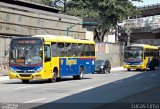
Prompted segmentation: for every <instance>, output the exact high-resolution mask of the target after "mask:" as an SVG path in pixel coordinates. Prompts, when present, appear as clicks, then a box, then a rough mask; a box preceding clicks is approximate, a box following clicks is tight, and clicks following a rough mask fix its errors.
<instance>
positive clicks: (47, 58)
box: [44, 44, 52, 78]
mask: <svg viewBox="0 0 160 109" xmlns="http://www.w3.org/2000/svg"><path fill="white" fill-rule="evenodd" d="M44 76H45V78H52V69H51V49H50V44H45V46H44Z"/></svg>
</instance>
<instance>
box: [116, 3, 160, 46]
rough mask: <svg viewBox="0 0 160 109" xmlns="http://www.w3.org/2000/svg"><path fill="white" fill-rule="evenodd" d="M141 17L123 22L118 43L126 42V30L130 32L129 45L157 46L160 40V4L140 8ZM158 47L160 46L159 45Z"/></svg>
mask: <svg viewBox="0 0 160 109" xmlns="http://www.w3.org/2000/svg"><path fill="white" fill-rule="evenodd" d="M140 9H141V15H140V16H138V17H132V19H127V20H124V21H123V23H122V26H121V31H119V32H121V36H119V41H125V42H126V41H127V34H126V33H125V31H126V30H128V29H129V30H131V34H130V38H131V43H149V42H150V41H149V40H152V43H150V44H152V45H157V41H159V40H160V4H155V5H149V6H144V7H140ZM159 46H160V44H159Z"/></svg>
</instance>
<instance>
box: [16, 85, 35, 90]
mask: <svg viewBox="0 0 160 109" xmlns="http://www.w3.org/2000/svg"><path fill="white" fill-rule="evenodd" d="M29 87H33V86H25V87H17V88H14V89H15V90H17V89H25V88H29Z"/></svg>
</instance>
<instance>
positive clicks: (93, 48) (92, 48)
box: [90, 44, 95, 56]
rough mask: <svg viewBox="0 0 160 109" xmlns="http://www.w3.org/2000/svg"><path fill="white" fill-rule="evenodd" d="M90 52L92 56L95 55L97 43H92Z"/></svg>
mask: <svg viewBox="0 0 160 109" xmlns="http://www.w3.org/2000/svg"><path fill="white" fill-rule="evenodd" d="M90 54H91V56H95V45H93V44H91V45H90Z"/></svg>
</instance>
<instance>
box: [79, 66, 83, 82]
mask: <svg viewBox="0 0 160 109" xmlns="http://www.w3.org/2000/svg"><path fill="white" fill-rule="evenodd" d="M83 76H84V67H82V66H81V67H80V69H79V75H78V79H83Z"/></svg>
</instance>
